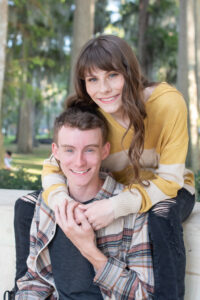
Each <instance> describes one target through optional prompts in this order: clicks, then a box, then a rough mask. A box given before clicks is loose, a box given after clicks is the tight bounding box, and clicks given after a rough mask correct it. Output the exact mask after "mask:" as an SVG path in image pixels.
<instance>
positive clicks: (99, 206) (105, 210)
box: [79, 199, 114, 230]
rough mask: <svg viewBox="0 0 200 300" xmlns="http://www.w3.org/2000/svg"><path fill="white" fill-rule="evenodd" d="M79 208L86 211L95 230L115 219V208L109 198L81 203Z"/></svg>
mask: <svg viewBox="0 0 200 300" xmlns="http://www.w3.org/2000/svg"><path fill="white" fill-rule="evenodd" d="M79 208H81V209H82V210H83V211H84V214H85V216H86V217H87V219H88V221H89V222H90V224H91V225H92V228H93V229H94V230H98V229H101V228H103V227H106V226H107V225H109V224H110V223H112V222H113V220H114V210H113V207H112V203H111V200H109V199H103V200H98V201H94V202H92V203H89V204H85V205H84V204H80V205H79Z"/></svg>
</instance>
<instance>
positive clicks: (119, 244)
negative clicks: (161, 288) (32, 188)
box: [15, 173, 154, 300]
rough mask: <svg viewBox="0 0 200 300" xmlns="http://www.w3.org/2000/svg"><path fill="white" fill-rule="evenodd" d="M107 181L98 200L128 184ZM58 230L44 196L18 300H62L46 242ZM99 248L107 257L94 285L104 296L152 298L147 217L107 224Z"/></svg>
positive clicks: (100, 233)
mask: <svg viewBox="0 0 200 300" xmlns="http://www.w3.org/2000/svg"><path fill="white" fill-rule="evenodd" d="M101 176H102V177H104V178H105V181H104V184H103V187H102V189H101V190H100V191H99V193H98V194H97V195H96V197H95V199H94V200H101V199H105V198H110V197H112V196H114V195H117V194H118V193H120V192H121V191H122V190H123V188H124V186H123V185H122V184H120V183H117V182H116V181H115V180H114V179H113V178H112V177H111V176H109V175H107V174H103V173H101ZM55 230H56V224H55V217H54V212H53V211H52V210H51V209H50V208H49V207H48V206H47V205H46V204H45V202H44V201H43V200H42V197H41V195H40V196H39V197H38V200H37V201H36V209H35V214H34V218H33V222H32V225H31V232H30V254H29V257H28V260H27V265H28V271H27V273H26V274H25V276H23V277H22V278H20V279H19V280H18V287H19V291H18V292H17V294H16V298H15V299H16V300H26V299H27V300H39V299H40V300H42V299H47V298H48V297H49V298H48V299H51V300H54V299H59V297H58V293H57V290H56V287H55V282H54V280H53V275H52V268H51V262H50V256H49V251H48V244H49V243H50V241H51V240H52V239H53V237H54V234H55ZM96 241H97V246H98V248H99V249H100V250H101V251H102V252H103V253H104V255H106V256H107V257H108V262H107V263H106V265H105V267H104V268H103V269H102V270H99V271H98V272H97V273H96V275H95V278H94V282H95V283H96V284H97V285H98V286H99V287H100V289H101V292H102V295H103V298H104V299H105V300H108V299H116V300H117V299H120V300H121V299H127V300H128V299H136V300H145V299H148V300H149V299H153V290H154V276H153V267H152V257H151V247H150V242H149V236H148V215H147V214H146V213H145V214H131V215H128V216H125V217H120V218H118V219H116V220H114V222H113V223H112V224H110V225H109V226H107V227H105V228H103V229H100V230H98V231H97V232H96Z"/></svg>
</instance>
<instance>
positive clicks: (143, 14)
mask: <svg viewBox="0 0 200 300" xmlns="http://www.w3.org/2000/svg"><path fill="white" fill-rule="evenodd" d="M148 5H149V0H140V1H139V30H138V57H139V61H140V63H141V67H142V70H143V73H144V74H147V73H148V70H147V69H146V66H147V65H148V62H147V61H146V60H147V57H148V55H147V37H146V32H147V29H148V17H149V14H148Z"/></svg>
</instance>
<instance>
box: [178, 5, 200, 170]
mask: <svg viewBox="0 0 200 300" xmlns="http://www.w3.org/2000/svg"><path fill="white" fill-rule="evenodd" d="M194 13H195V10H194V1H193V0H181V1H180V17H179V30H180V32H179V52H178V88H179V90H180V91H181V92H182V94H183V95H184V97H185V99H186V102H187V106H188V113H189V116H188V119H189V138H190V140H189V151H188V157H187V165H188V166H189V167H192V169H193V170H194V171H197V170H198V169H199V164H198V163H197V162H198V161H199V157H198V102H197V77H196V72H195V71H196V57H195V37H196V32H197V31H196V32H195V23H194Z"/></svg>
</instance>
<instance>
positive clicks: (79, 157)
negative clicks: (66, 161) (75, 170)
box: [75, 152, 85, 166]
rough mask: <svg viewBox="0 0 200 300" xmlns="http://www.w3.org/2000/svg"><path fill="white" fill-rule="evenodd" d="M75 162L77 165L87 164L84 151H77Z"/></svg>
mask: <svg viewBox="0 0 200 300" xmlns="http://www.w3.org/2000/svg"><path fill="white" fill-rule="evenodd" d="M75 163H76V165H77V166H83V165H84V164H85V157H84V154H83V153H82V152H80V153H77V155H76V161H75Z"/></svg>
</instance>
